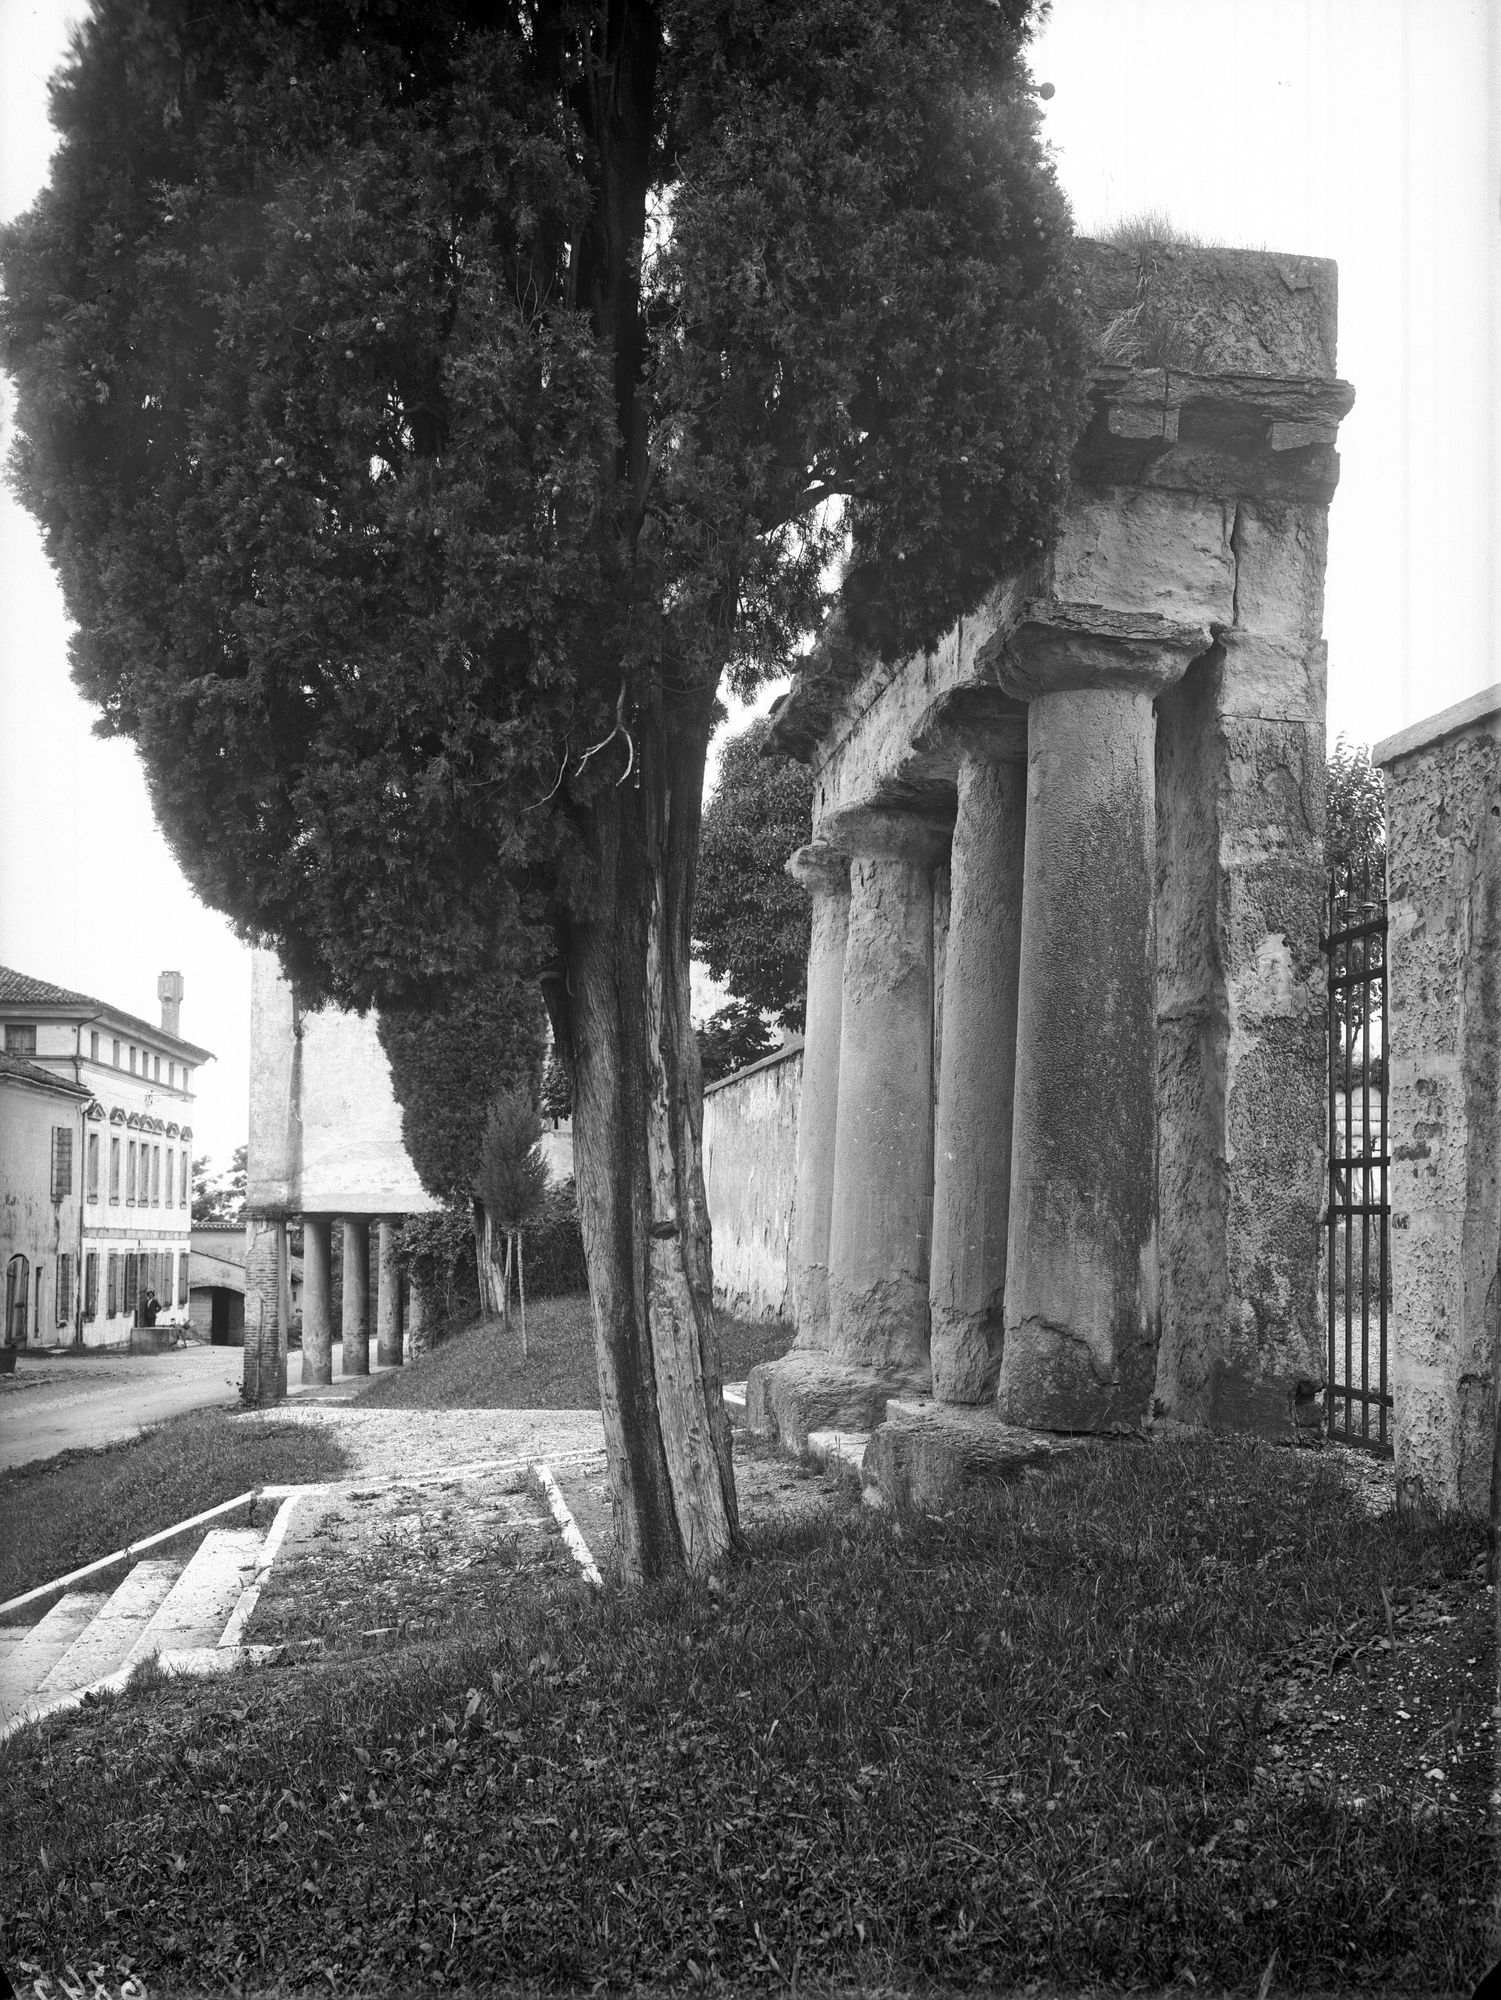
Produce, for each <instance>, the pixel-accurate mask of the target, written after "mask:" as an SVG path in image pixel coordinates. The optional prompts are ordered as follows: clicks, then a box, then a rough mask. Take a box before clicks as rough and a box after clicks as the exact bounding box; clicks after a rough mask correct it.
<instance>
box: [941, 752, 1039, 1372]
mask: <svg viewBox="0 0 1501 2000" xmlns="http://www.w3.org/2000/svg"><path fill="white" fill-rule="evenodd" d="M1026 783H1027V776H1026V746H1025V738H1024V736H1019V737H1018V738H1017V739H1015V747H1014V749H1013V751H1012V753H1011V755H1010V756H1009V757H1008V758H1007V759H1006V760H1005V761H993V760H992V757H991V756H988V755H985V754H983V753H977V752H976V751H973V750H969V749H965V750H962V751H961V752H960V758H959V772H958V805H959V809H958V818H957V820H956V822H955V826H954V841H953V848H952V851H951V856H950V905H949V927H948V953H947V963H946V966H945V970H944V981H943V1021H942V1031H943V1033H942V1044H943V1061H942V1065H941V1067H940V1070H939V1081H938V1120H937V1140H936V1145H935V1149H934V1150H935V1157H934V1168H933V1249H932V1270H931V1275H930V1278H929V1290H928V1300H929V1309H930V1313H931V1320H932V1348H931V1352H932V1367H933V1393H934V1395H935V1396H936V1397H937V1398H938V1399H939V1400H940V1401H941V1402H948V1403H982V1402H987V1401H988V1400H989V1399H990V1398H991V1397H992V1396H993V1395H994V1394H995V1387H996V1378H997V1376H998V1374H999V1371H1000V1366H1001V1348H1002V1334H1003V1330H1004V1311H1005V1289H1006V1240H1007V1228H1008V1224H1009V1215H1010V1200H1011V1131H1012V1095H1013V1086H1014V1081H1015V1069H1016V1021H1017V981H1018V976H1019V972H1020V960H1021V927H1022V858H1023V832H1024V828H1025V825H1026Z"/></svg>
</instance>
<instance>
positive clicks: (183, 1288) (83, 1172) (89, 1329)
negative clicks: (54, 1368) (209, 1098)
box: [0, 966, 213, 1347]
mask: <svg viewBox="0 0 1501 2000" xmlns="http://www.w3.org/2000/svg"><path fill="white" fill-rule="evenodd" d="M182 992H183V982H182V975H181V973H178V972H164V973H163V974H162V976H161V978H160V980H159V981H158V982H157V993H158V996H159V997H160V999H161V1002H162V1019H161V1025H160V1026H159V1027H157V1026H153V1025H152V1024H151V1023H150V1022H149V1021H143V1020H141V1019H140V1017H139V1016H137V1015H135V1014H129V1013H126V1012H125V1010H124V1009H123V1008H119V1007H114V1006H111V1005H110V1004H109V1002H108V1001H104V1000H96V999H94V998H92V997H91V996H90V995H88V994H86V993H73V992H70V991H68V990H67V989H66V988H64V987H61V986H54V985H52V984H51V983H50V982H49V981H47V980H45V979H33V978H31V977H30V976H29V975H28V974H26V973H21V972H14V971H11V970H9V969H8V968H6V967H3V966H0V1042H3V1048H0V1271H3V1273H4V1278H5V1327H4V1338H5V1341H6V1343H7V1344H8V1345H11V1346H43V1347H48V1346H57V1345H66V1344H69V1343H72V1342H80V1343H82V1344H83V1345H85V1346H89V1347H105V1346H121V1345H124V1344H125V1343H127V1342H128V1341H129V1339H130V1336H131V1332H132V1330H133V1328H134V1327H135V1326H136V1325H137V1324H138V1323H139V1322H140V1320H141V1313H142V1308H143V1306H144V1303H145V1300H146V1298H147V1295H148V1293H151V1292H154V1293H155V1295H156V1297H157V1300H158V1302H159V1308H160V1310H159V1315H158V1324H159V1325H168V1324H171V1325H186V1324H187V1323H188V1318H189V1260H190V1253H191V1247H192V1243H191V1239H192V1228H191V1215H192V1197H193V1188H192V1178H193V1176H192V1143H193V1126H192V1109H193V1102H194V1092H193V1076H194V1072H195V1071H196V1070H197V1068H198V1066H199V1065H200V1064H201V1063H205V1062H211V1061H212V1060H213V1057H212V1054H211V1052H210V1051H209V1050H208V1049H204V1048H199V1047H198V1046H197V1044H196V1043H193V1042H188V1041H184V1040H183V1038H182V1036H181V1034H180V1033H179V1031H178V1030H179V1017H180V1012H181V1006H182Z"/></svg>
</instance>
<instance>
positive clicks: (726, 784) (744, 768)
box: [693, 722, 813, 1082]
mask: <svg viewBox="0 0 1501 2000" xmlns="http://www.w3.org/2000/svg"><path fill="white" fill-rule="evenodd" d="M768 728H769V724H767V723H765V722H753V723H751V725H750V726H749V728H747V729H743V730H742V731H741V732H740V734H739V735H738V736H733V737H731V738H730V740H729V741H728V742H727V743H726V744H725V746H724V749H723V752H722V754H721V757H720V764H719V783H718V785H717V786H716V787H715V791H714V796H713V798H711V799H710V801H709V803H708V805H707V806H706V807H705V808H704V822H703V830H702V832H701V833H700V836H699V857H698V896H697V899H696V901H695V903H694V914H693V935H694V940H695V943H696V944H697V946H698V949H699V951H700V952H701V953H702V954H703V957H704V960H705V962H706V964H707V965H708V968H709V970H710V972H711V973H712V974H713V975H714V977H715V978H716V979H722V980H724V981H725V982H726V983H727V984H728V986H729V989H730V991H731V993H732V994H734V995H735V997H736V998H737V999H738V1000H743V1001H746V1002H748V1003H749V1005H750V1006H751V1007H752V1008H753V1009H756V1010H758V1011H759V1012H761V1013H764V1014H772V1015H775V1016H778V1017H780V1019H781V1021H782V1024H783V1026H785V1027H787V1028H791V1029H793V1030H800V1029H801V1027H802V1025H803V1003H804V991H805V988H806V985H807V972H808V937H809V927H810V906H809V903H808V898H807V895H806V894H805V893H804V891H803V890H802V889H800V888H799V887H798V885H797V884H796V883H795V882H794V881H793V880H792V878H791V877H790V876H789V875H788V873H787V869H786V861H787V857H788V855H789V854H791V853H792V851H793V849H794V848H796V847H801V846H802V845H803V844H804V843H805V842H806V841H807V839H808V836H809V832H810V830H811V819H812V810H813V776H812V773H811V772H810V771H809V770H808V769H807V767H806V766H805V765H802V764H794V763H793V762H792V760H791V759H790V758H787V757H768V756H766V755H765V754H764V750H765V744H766V736H767V730H768ZM700 1047H701V1048H702V1037H700ZM704 1077H705V1081H706V1082H707V1081H708V1080H709V1074H708V1071H707V1070H706V1071H705V1072H704Z"/></svg>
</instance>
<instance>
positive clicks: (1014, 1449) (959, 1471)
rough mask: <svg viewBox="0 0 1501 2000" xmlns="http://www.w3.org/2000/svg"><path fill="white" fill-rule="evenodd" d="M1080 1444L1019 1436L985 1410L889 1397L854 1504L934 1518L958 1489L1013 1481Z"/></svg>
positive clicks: (1035, 1435) (1084, 1443) (994, 1412)
mask: <svg viewBox="0 0 1501 2000" xmlns="http://www.w3.org/2000/svg"><path fill="white" fill-rule="evenodd" d="M1088 1442H1089V1441H1088V1439H1086V1438H1058V1437H1045V1436H1043V1435H1042V1434H1041V1433H1040V1432H1038V1431H1032V1430H1024V1429H1021V1428H1020V1427H1018V1426H1017V1425H1015V1424H1008V1423H1006V1422H1004V1421H1003V1419H1002V1418H1001V1416H1000V1413H999V1412H998V1411H997V1410H995V1409H993V1408H990V1409H976V1408H972V1407H968V1406H966V1405H964V1404H955V1403H935V1402H931V1401H929V1400H928V1399H927V1398H926V1397H913V1398H907V1397H900V1398H893V1400H892V1401H891V1402H889V1403H888V1404H887V1405H886V1418H885V1422H884V1423H883V1424H882V1425H881V1427H880V1429H879V1430H877V1431H876V1432H875V1433H874V1434H873V1436H872V1437H871V1440H870V1443H869V1444H868V1445H867V1446H866V1447H865V1460H864V1465H863V1467H862V1471H861V1479H862V1483H863V1487H864V1492H863V1495H862V1497H863V1498H864V1500H865V1501H866V1502H867V1504H868V1505H870V1506H874V1507H891V1508H896V1509H898V1510H901V1509H908V1508H915V1509H916V1510H918V1511H919V1512H921V1513H925V1514H931V1513H936V1512H937V1511H938V1510H939V1509H940V1508H942V1507H946V1506H948V1505H950V1504H951V1503H952V1501H953V1500H954V1498H955V1496H956V1495H957V1494H958V1492H959V1491H960V1489H961V1488H962V1487H964V1486H968V1485H981V1484H992V1485H994V1484H997V1483H1000V1482H1002V1481H1005V1480H1008V1479H1015V1478H1017V1477H1018V1476H1019V1475H1020V1474H1021V1473H1023V1472H1025V1471H1027V1470H1028V1469H1029V1468H1030V1467H1032V1466H1043V1465H1049V1464H1052V1463H1053V1462H1054V1461H1055V1460H1056V1459H1058V1458H1061V1457H1063V1456H1064V1455H1065V1454H1066V1453H1068V1452H1071V1451H1079V1450H1082V1449H1084V1448H1086V1446H1087V1445H1088Z"/></svg>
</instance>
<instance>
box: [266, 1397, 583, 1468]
mask: <svg viewBox="0 0 1501 2000" xmlns="http://www.w3.org/2000/svg"><path fill="white" fill-rule="evenodd" d="M254 1415H255V1416H256V1417H260V1418H264V1419H265V1420H266V1421H267V1422H269V1423H277V1424H286V1423H292V1424H322V1425H325V1426H326V1427H327V1428H328V1429H329V1430H331V1431H333V1432H334V1433H335V1434H336V1435H337V1437H338V1440H339V1443H340V1444H341V1445H342V1446H343V1447H344V1449H345V1450H346V1451H347V1452H348V1453H349V1459H350V1464H349V1472H348V1473H347V1474H346V1477H352V1476H357V1475H361V1474H363V1475H365V1476H366V1477H369V1476H372V1475H385V1476H388V1477H394V1478H403V1477H407V1478H409V1477H413V1476H416V1475H418V1474H422V1473H427V1472H436V1471H439V1470H441V1469H443V1468H444V1467H447V1466H458V1465H473V1464H475V1463H476V1462H477V1461H479V1460H482V1459H536V1458H553V1457H560V1458H561V1457H565V1456H577V1455H578V1454H580V1453H583V1452H591V1451H597V1452H603V1450H604V1448H605V1432H604V1423H603V1420H602V1419H601V1417H600V1414H599V1412H598V1410H360V1409H351V1408H350V1407H349V1406H348V1405H347V1404H343V1403H314V1402H302V1401H297V1402H287V1403H282V1404H279V1405H277V1406H276V1407H275V1408H273V1409H269V1410H258V1411H256V1412H255V1413H254Z"/></svg>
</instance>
